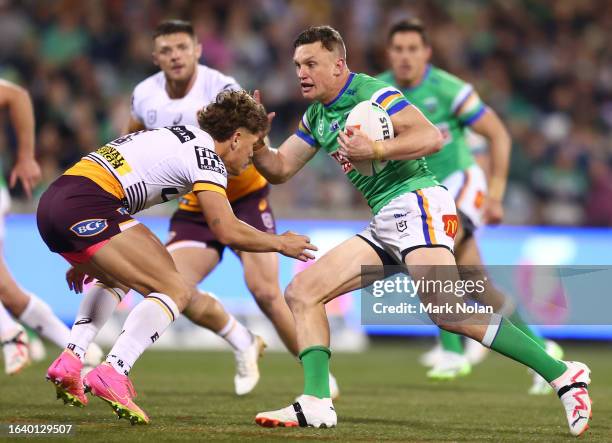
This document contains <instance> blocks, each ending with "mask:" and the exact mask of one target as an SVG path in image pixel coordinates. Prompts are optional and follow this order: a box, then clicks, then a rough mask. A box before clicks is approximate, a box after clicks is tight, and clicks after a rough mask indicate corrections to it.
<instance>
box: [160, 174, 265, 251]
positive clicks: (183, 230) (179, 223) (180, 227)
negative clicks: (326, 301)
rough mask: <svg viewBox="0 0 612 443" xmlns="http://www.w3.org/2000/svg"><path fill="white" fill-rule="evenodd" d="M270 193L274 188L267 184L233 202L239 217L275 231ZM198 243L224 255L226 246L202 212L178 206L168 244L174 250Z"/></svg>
mask: <svg viewBox="0 0 612 443" xmlns="http://www.w3.org/2000/svg"><path fill="white" fill-rule="evenodd" d="M269 192H270V188H269V186H267V185H266V186H264V187H263V188H261V189H259V190H257V191H255V192H252V193H250V194H248V195H245V196H244V197H242V198H239V199H238V200H236V201H235V202H233V203H232V209H233V210H234V214H235V215H236V217H237V218H238V219H240V220H242V221H243V222H245V223H248V224H249V225H251V226H253V227H254V228H256V229H259V230H260V231H263V232H268V233H270V234H275V233H276V223H275V221H274V214H273V213H272V208H271V207H270V202H269V201H268V194H269ZM179 242H183V243H182V244H179ZM194 242H195V243H196V244H199V245H200V247H206V248H213V249H216V250H217V251H218V252H219V258H222V257H223V250H224V249H225V245H224V244H223V243H221V242H219V241H218V240H217V239H216V237H215V235H214V234H213V232H212V231H211V229H210V228H209V227H208V224H207V223H206V221H205V220H204V215H203V214H202V212H195V211H185V210H183V209H178V210H177V211H176V212H175V213H174V214H173V215H172V218H171V219H170V234H169V239H168V242H167V243H166V247H169V249H170V250H172V249H178V248H179V247H190V246H195V244H194Z"/></svg>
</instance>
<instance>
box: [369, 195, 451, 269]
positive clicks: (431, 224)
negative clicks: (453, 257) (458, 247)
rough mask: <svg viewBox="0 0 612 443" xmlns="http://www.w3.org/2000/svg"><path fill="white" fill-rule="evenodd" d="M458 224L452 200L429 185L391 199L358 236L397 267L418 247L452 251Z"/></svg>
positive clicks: (449, 196)
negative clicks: (389, 256)
mask: <svg viewBox="0 0 612 443" xmlns="http://www.w3.org/2000/svg"><path fill="white" fill-rule="evenodd" d="M458 224H459V222H458V219H457V213H456V210H455V202H454V201H453V197H452V196H451V194H450V193H449V192H448V191H447V190H446V189H444V188H443V187H442V186H433V187H431V188H424V189H419V190H417V191H413V192H407V193H406V194H402V195H400V196H398V197H396V198H394V199H393V200H391V201H390V202H389V203H387V204H386V205H385V206H383V208H382V209H381V210H380V211H379V212H378V214H376V215H375V216H374V218H372V220H371V221H370V225H369V226H368V227H367V228H366V229H364V230H363V231H362V232H360V233H359V234H358V235H359V236H360V237H361V238H363V239H365V240H367V241H368V242H369V243H370V244H371V246H372V247H374V249H376V250H377V252H380V251H381V250H383V251H384V252H386V253H387V254H389V255H391V257H392V258H393V260H394V261H395V262H397V263H398V264H401V263H403V262H404V257H406V254H408V253H409V252H410V251H412V250H413V249H417V248H421V247H426V248H431V247H444V248H447V249H448V250H450V251H451V252H452V251H453V247H454V239H455V234H456V233H457V227H458ZM381 258H382V257H381ZM384 261H385V260H383V262H384ZM384 264H391V263H384Z"/></svg>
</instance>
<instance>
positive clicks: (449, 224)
mask: <svg viewBox="0 0 612 443" xmlns="http://www.w3.org/2000/svg"><path fill="white" fill-rule="evenodd" d="M442 222H443V223H444V232H445V233H446V235H448V236H449V237H450V238H452V239H454V238H455V235H457V229H458V228H459V219H458V218H457V215H455V214H452V215H443V216H442Z"/></svg>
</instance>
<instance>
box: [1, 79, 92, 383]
mask: <svg viewBox="0 0 612 443" xmlns="http://www.w3.org/2000/svg"><path fill="white" fill-rule="evenodd" d="M0 107H6V108H7V109H8V115H9V118H10V122H11V125H12V127H13V130H14V132H15V135H16V138H17V154H16V159H15V164H14V166H13V169H12V171H11V175H10V179H9V185H10V187H11V188H13V187H15V185H16V184H17V181H18V180H19V181H20V182H21V186H22V188H23V191H24V192H25V194H26V195H27V196H28V198H31V197H32V190H33V189H34V187H35V186H36V185H37V184H38V182H39V181H40V167H39V166H38V163H37V162H36V159H35V157H34V111H33V109H32V101H31V99H30V95H29V94H28V92H27V91H26V90H25V89H23V88H21V87H19V86H17V85H15V84H13V83H10V82H8V81H5V80H0ZM9 207H10V196H9V193H8V190H7V188H6V183H5V182H4V179H3V178H2V176H1V175H0V249H1V248H2V241H3V239H4V216H5V214H6V213H7V212H8V210H9ZM9 312H10V314H9ZM11 314H12V316H11ZM13 317H14V318H15V319H18V320H19V322H21V323H23V324H24V325H26V326H28V327H29V328H31V329H32V330H34V331H36V332H37V333H38V334H41V335H42V336H43V337H45V338H47V339H49V340H50V341H51V342H52V343H55V344H56V345H57V346H59V347H61V348H63V347H65V346H66V344H67V343H68V336H69V333H70V330H69V329H68V328H67V327H66V325H65V324H64V323H63V322H62V321H61V320H60V319H59V318H57V316H56V315H55V314H54V313H53V311H52V310H51V308H50V307H49V305H47V303H45V302H44V301H43V300H41V299H40V298H38V297H37V296H36V295H34V294H32V293H30V292H27V291H25V290H24V289H23V288H22V287H21V286H19V284H18V283H17V282H16V281H15V280H14V279H13V277H12V276H11V274H10V272H9V270H8V269H7V267H6V265H5V263H4V260H3V259H2V258H1V257H0V340H1V341H2V351H3V354H4V370H5V372H6V373H7V374H15V373H17V372H19V371H20V370H21V369H22V368H23V367H25V366H26V365H27V364H28V363H29V361H30V350H29V347H28V337H27V334H26V331H25V330H24V328H23V327H22V326H21V325H20V324H19V323H18V322H17V321H16V320H15V319H14V318H13ZM90 351H91V352H90V357H89V360H88V363H90V364H94V365H95V364H97V363H99V361H100V359H101V358H102V351H101V350H100V348H99V347H98V346H97V345H95V344H92V348H91V350H90Z"/></svg>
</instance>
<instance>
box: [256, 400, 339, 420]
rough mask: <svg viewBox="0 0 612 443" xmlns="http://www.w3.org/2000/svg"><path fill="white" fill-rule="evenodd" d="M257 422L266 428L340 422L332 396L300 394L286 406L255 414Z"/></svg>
mask: <svg viewBox="0 0 612 443" xmlns="http://www.w3.org/2000/svg"><path fill="white" fill-rule="evenodd" d="M255 423H257V424H258V425H259V426H263V427H265V428H278V427H283V428H292V427H298V426H300V427H302V428H305V427H313V428H333V427H335V426H336V425H337V424H338V417H337V416H336V410H335V409H334V405H333V403H332V400H331V398H318V397H313V396H312V395H300V396H299V397H298V398H297V399H296V402H295V403H293V404H292V405H290V406H287V407H286V408H283V409H278V410H276V411H268V412H260V413H259V414H257V415H256V416H255Z"/></svg>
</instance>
